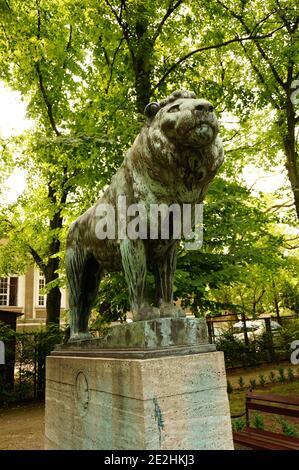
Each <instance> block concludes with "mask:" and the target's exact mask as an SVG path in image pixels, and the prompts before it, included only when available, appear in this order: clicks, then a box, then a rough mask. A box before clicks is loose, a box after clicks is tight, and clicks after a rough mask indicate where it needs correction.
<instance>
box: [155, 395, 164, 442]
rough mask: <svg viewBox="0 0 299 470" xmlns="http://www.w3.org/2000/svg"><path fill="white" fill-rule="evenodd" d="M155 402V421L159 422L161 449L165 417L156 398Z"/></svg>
mask: <svg viewBox="0 0 299 470" xmlns="http://www.w3.org/2000/svg"><path fill="white" fill-rule="evenodd" d="M153 402H154V406H155V421H157V425H158V430H159V444H160V447H161V443H162V430H163V429H164V421H163V415H162V411H161V408H160V406H159V403H158V400H157V398H154V399H153Z"/></svg>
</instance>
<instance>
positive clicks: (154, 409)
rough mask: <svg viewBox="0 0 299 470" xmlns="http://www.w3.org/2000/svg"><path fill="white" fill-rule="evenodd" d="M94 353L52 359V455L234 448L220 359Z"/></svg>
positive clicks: (48, 395)
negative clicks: (66, 451)
mask: <svg viewBox="0 0 299 470" xmlns="http://www.w3.org/2000/svg"><path fill="white" fill-rule="evenodd" d="M90 353H91V351H90ZM90 353H89V355H88V356H85V357H84V356H80V355H79V356H76V354H75V353H74V354H73V355H72V356H71V355H66V356H63V355H62V354H63V351H59V352H58V351H57V355H55V352H54V353H52V356H50V357H48V358H47V387H46V449H104V450H119V449H120V450H130V449H156V450H160V449H161V450H166V449H177V450H179V449H187V450H193V449H233V441H232V431H231V421H230V410H229V404H228V397H227V391H226V374H225V368H224V360H223V353H222V352H201V353H197V354H192V353H191V354H190V353H189V354H185V355H182V354H181V353H180V354H178V355H175V352H174V351H172V353H173V355H167V356H163V357H149V358H146V356H143V358H142V359H139V358H132V357H130V358H120V357H119V358H116V357H99V356H96V357H91V354H90ZM68 354H70V351H68Z"/></svg>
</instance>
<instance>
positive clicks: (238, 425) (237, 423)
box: [232, 418, 246, 432]
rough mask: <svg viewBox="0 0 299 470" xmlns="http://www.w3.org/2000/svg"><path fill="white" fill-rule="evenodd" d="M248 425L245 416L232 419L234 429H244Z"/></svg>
mask: <svg viewBox="0 0 299 470" xmlns="http://www.w3.org/2000/svg"><path fill="white" fill-rule="evenodd" d="M245 427H246V420H245V419H244V418H237V419H233V420H232V429H233V431H236V432H238V431H243V429H244V428H245Z"/></svg>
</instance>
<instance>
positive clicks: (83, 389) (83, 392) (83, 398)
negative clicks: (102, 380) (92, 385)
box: [75, 371, 89, 416]
mask: <svg viewBox="0 0 299 470" xmlns="http://www.w3.org/2000/svg"><path fill="white" fill-rule="evenodd" d="M75 390H76V404H77V409H78V413H79V414H80V416H85V415H86V413H87V410H88V404H89V387H88V381H87V378H86V375H85V374H84V373H83V372H82V371H80V372H79V373H78V374H77V377H76V382H75Z"/></svg>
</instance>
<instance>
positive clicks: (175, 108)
mask: <svg viewBox="0 0 299 470" xmlns="http://www.w3.org/2000/svg"><path fill="white" fill-rule="evenodd" d="M179 110H180V106H179V105H178V104H175V105H174V106H172V107H171V108H169V110H168V112H169V113H177V112H178V111H179Z"/></svg>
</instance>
